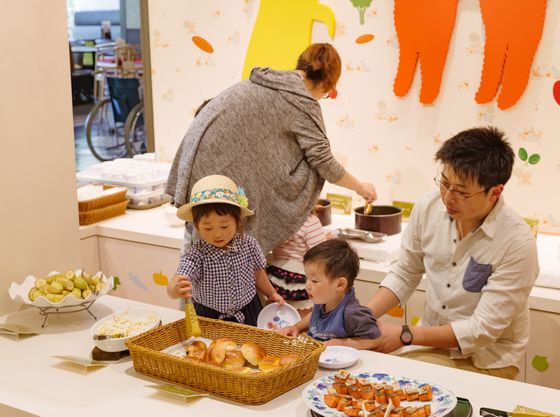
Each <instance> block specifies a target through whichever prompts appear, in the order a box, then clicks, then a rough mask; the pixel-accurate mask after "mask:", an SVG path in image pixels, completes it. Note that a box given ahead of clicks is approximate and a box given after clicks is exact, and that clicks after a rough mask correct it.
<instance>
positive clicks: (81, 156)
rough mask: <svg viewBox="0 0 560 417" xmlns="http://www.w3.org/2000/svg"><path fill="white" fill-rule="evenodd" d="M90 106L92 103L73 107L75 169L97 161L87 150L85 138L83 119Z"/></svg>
mask: <svg viewBox="0 0 560 417" xmlns="http://www.w3.org/2000/svg"><path fill="white" fill-rule="evenodd" d="M92 106H93V105H92V104H80V105H77V106H74V107H73V113H74V150H75V156H76V171H83V170H85V169H86V168H87V167H89V166H90V165H93V164H96V163H98V162H99V161H98V160H97V159H96V158H95V157H94V156H93V155H92V153H91V151H90V150H89V147H88V144H87V140H86V129H85V120H86V116H87V114H88V112H89V111H90V110H91V108H92Z"/></svg>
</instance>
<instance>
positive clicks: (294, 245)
mask: <svg viewBox="0 0 560 417" xmlns="http://www.w3.org/2000/svg"><path fill="white" fill-rule="evenodd" d="M325 240H327V238H326V236H325V232H324V231H323V227H322V226H321V222H320V221H319V218H318V217H317V216H315V215H314V214H310V215H309V217H308V218H307V220H306V221H305V223H303V226H301V227H300V229H299V230H298V231H297V232H296V233H294V234H293V235H292V236H291V237H290V238H289V239H288V240H286V241H285V242H284V243H281V244H280V245H278V246H277V247H275V248H274V249H273V250H272V253H273V255H274V256H276V257H281V258H292V259H297V260H299V261H303V255H305V252H307V251H308V250H309V249H311V248H312V247H313V246H315V245H318V244H319V243H321V242H324V241H325Z"/></svg>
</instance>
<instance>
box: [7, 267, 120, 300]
mask: <svg viewBox="0 0 560 417" xmlns="http://www.w3.org/2000/svg"><path fill="white" fill-rule="evenodd" d="M81 272H82V271H81V270H79V269H78V270H76V271H74V273H75V274H76V275H79V274H80V273H81ZM58 273H59V272H57V271H52V272H50V273H49V274H48V275H47V277H49V276H51V275H56V274H58ZM93 276H99V277H100V278H101V280H102V281H103V282H105V287H104V288H103V289H102V290H101V291H99V292H97V293H95V292H92V293H91V295H90V296H89V297H87V298H82V299H78V298H76V297H72V296H68V297H65V298H64V299H63V300H62V301H61V302H59V303H53V302H51V301H49V300H48V299H47V298H46V297H38V298H37V299H36V300H35V301H31V300H30V299H29V297H28V294H29V290H30V289H31V288H33V287H34V286H35V281H37V278H36V277H34V276H33V275H29V276H27V277H26V278H25V280H24V281H23V282H22V283H21V284H16V283H15V282H12V283H11V284H10V288H9V289H8V292H9V294H10V298H11V299H12V300H14V301H18V302H20V303H22V304H27V305H31V306H34V307H39V308H43V307H57V308H60V307H71V306H77V305H81V304H84V303H88V302H92V301H95V300H97V299H98V298H99V297H101V296H102V295H105V294H107V293H108V292H109V291H110V290H112V289H113V286H114V278H113V277H106V276H105V274H103V273H102V272H97V273H96V274H94V275H93Z"/></svg>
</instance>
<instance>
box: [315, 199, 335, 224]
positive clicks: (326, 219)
mask: <svg viewBox="0 0 560 417" xmlns="http://www.w3.org/2000/svg"><path fill="white" fill-rule="evenodd" d="M313 212H314V213H315V215H316V216H317V217H318V218H319V221H320V222H321V225H322V226H328V225H329V224H331V222H332V219H331V202H330V201H329V200H325V199H324V198H320V199H319V200H317V203H316V204H315V207H314V208H313Z"/></svg>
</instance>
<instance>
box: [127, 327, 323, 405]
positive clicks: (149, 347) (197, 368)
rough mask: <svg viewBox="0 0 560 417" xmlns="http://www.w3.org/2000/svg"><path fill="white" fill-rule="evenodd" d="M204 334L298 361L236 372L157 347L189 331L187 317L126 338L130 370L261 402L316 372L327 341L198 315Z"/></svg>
mask: <svg viewBox="0 0 560 417" xmlns="http://www.w3.org/2000/svg"><path fill="white" fill-rule="evenodd" d="M198 320H199V324H200V328H201V330H202V337H203V338H206V339H212V340H214V339H217V338H218V337H230V338H232V339H233V340H235V342H236V343H237V344H243V343H246V342H255V343H257V344H258V345H260V346H262V347H263V348H264V349H265V350H266V352H267V353H268V354H269V355H278V356H282V355H285V354H290V353H295V354H297V355H299V358H300V359H298V360H297V361H295V362H292V363H290V364H289V365H287V366H285V367H281V368H279V369H276V370H274V371H271V372H255V373H248V374H240V373H239V372H235V371H232V370H228V369H225V368H222V367H220V366H217V365H212V364H209V363H205V362H198V361H194V360H190V359H184V358H179V357H176V356H173V355H169V354H165V353H163V352H161V351H162V350H163V349H166V348H168V347H170V346H173V345H176V344H177V343H180V342H182V341H184V340H186V339H188V336H187V334H186V329H185V319H181V320H177V321H175V322H173V323H169V324H166V325H164V326H161V327H159V328H157V329H154V330H150V331H149V332H146V333H143V334H141V335H139V336H136V337H134V338H132V339H130V340H129V341H128V342H127V346H128V350H129V351H130V356H131V357H132V362H133V364H134V369H135V370H136V372H139V373H141V374H143V375H148V376H151V377H154V378H159V379H163V380H165V381H168V382H171V383H174V384H179V385H184V386H187V387H192V388H195V389H199V390H202V391H206V392H211V393H212V394H214V395H217V396H220V397H223V398H228V399H230V400H233V401H236V402H239V403H243V404H253V405H256V404H264V403H266V402H268V401H270V400H272V399H273V398H276V397H278V396H279V395H281V394H283V393H285V392H287V391H290V390H291V389H293V388H295V387H297V386H298V385H301V384H303V383H304V382H306V381H310V380H311V379H313V377H314V376H315V372H316V371H317V365H318V362H319V356H320V355H321V352H323V350H325V345H324V344H322V343H319V342H317V341H315V340H313V339H311V338H310V337H308V336H306V335H300V336H298V337H288V336H283V335H281V334H280V333H276V332H272V331H269V330H263V329H259V328H257V327H252V326H247V325H244V324H238V323H231V322H226V321H222V320H212V319H207V318H205V317H199V318H198Z"/></svg>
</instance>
